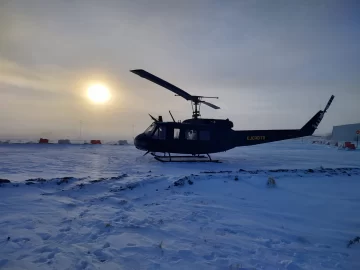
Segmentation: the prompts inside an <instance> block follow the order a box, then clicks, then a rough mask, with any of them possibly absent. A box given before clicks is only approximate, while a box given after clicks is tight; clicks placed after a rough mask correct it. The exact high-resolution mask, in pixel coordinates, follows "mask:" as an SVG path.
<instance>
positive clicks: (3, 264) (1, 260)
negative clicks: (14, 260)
mask: <svg viewBox="0 0 360 270" xmlns="http://www.w3.org/2000/svg"><path fill="white" fill-rule="evenodd" d="M8 262H9V260H7V259H0V268H1V267H4V266H5V265H7V263H8Z"/></svg>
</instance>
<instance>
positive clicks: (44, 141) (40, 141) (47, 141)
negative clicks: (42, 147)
mask: <svg viewBox="0 0 360 270" xmlns="http://www.w3.org/2000/svg"><path fill="white" fill-rule="evenodd" d="M39 143H49V140H48V139H43V138H40V140H39Z"/></svg>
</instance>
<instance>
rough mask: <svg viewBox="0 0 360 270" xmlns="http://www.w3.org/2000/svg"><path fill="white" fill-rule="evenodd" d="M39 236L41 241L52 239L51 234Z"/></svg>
mask: <svg viewBox="0 0 360 270" xmlns="http://www.w3.org/2000/svg"><path fill="white" fill-rule="evenodd" d="M37 235H38V236H40V237H41V239H42V240H44V241H45V240H48V239H49V238H50V237H51V234H49V233H38V234H37Z"/></svg>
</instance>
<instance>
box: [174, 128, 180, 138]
mask: <svg viewBox="0 0 360 270" xmlns="http://www.w3.org/2000/svg"><path fill="white" fill-rule="evenodd" d="M179 138H180V129H179V128H174V139H175V140H178V139H179Z"/></svg>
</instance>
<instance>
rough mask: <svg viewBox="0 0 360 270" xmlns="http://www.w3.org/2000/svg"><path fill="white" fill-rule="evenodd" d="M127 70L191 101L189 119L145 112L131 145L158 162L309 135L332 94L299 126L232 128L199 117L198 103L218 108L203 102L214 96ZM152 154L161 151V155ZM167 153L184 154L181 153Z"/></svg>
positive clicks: (199, 158) (202, 158)
mask: <svg viewBox="0 0 360 270" xmlns="http://www.w3.org/2000/svg"><path fill="white" fill-rule="evenodd" d="M131 72H133V73H134V74H137V75H139V76H140V77H142V78H145V79H147V80H149V81H151V82H153V83H155V84H158V85H160V86H162V87H164V88H166V89H168V90H170V91H172V92H173V93H175V94H176V96H180V97H183V98H184V99H186V100H187V101H190V102H191V104H192V109H193V113H192V118H191V119H186V120H184V121H182V122H180V121H179V122H176V121H175V119H174V117H173V116H172V114H171V111H169V113H170V116H171V118H172V120H173V122H163V120H162V116H159V118H158V119H156V118H155V117H153V116H151V115H150V114H149V115H150V117H151V118H152V120H153V121H154V122H153V123H152V124H151V125H150V126H149V127H148V128H147V129H146V130H145V131H144V132H143V133H141V134H139V135H137V136H136V137H135V140H134V145H135V147H136V148H137V149H140V150H143V151H146V153H145V154H144V155H146V154H148V153H151V154H152V155H153V156H154V157H155V159H156V160H158V161H162V162H184V161H186V162H189V161H192V162H195V161H196V162H198V161H205V162H218V160H213V159H211V157H210V155H209V154H211V153H218V152H224V151H227V150H230V149H232V148H235V147H240V146H249V145H256V144H262V143H269V142H274V141H281V140H287V139H292V138H300V137H305V136H310V135H312V134H313V133H314V131H315V130H316V129H317V127H318V125H319V124H320V122H321V120H322V118H323V117H324V114H325V113H326V111H327V110H328V108H329V107H330V105H331V103H332V101H333V99H334V96H333V95H332V96H331V97H330V100H329V101H328V103H327V105H326V107H325V109H324V110H323V111H322V110H320V111H318V112H317V113H316V114H315V115H314V116H313V117H312V118H311V119H310V120H309V121H308V122H307V123H306V124H305V125H304V126H303V127H302V128H301V129H286V130H233V129H232V128H233V123H232V122H231V121H230V120H229V119H204V118H200V116H201V115H200V105H201V104H204V105H207V106H209V107H211V108H213V109H220V108H219V107H218V106H216V105H214V104H212V103H209V102H207V101H204V99H206V98H218V97H204V96H193V95H190V94H189V93H187V92H185V91H184V90H182V89H180V88H178V87H176V86H175V85H172V84H170V83H169V82H167V81H164V80H163V79H161V78H159V77H156V76H155V75H153V74H151V73H149V72H147V71H145V70H142V69H136V70H131ZM156 153H163V155H157V154H156ZM166 153H168V155H166ZM171 154H185V156H184V155H180V156H179V155H176V156H174V155H171ZM205 155H206V156H205Z"/></svg>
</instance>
